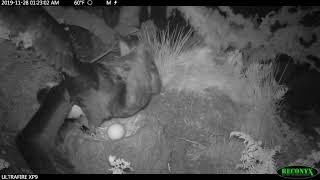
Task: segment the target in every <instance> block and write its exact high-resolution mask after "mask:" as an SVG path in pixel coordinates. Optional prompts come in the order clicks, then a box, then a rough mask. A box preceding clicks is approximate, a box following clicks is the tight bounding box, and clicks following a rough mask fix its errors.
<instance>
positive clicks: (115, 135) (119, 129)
mask: <svg viewBox="0 0 320 180" xmlns="http://www.w3.org/2000/svg"><path fill="white" fill-rule="evenodd" d="M124 134H125V129H124V127H123V125H122V124H119V123H114V124H112V125H111V126H109V128H108V137H109V138H110V139H111V140H118V139H121V138H122V137H123V136H124Z"/></svg>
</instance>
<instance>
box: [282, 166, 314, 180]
mask: <svg viewBox="0 0 320 180" xmlns="http://www.w3.org/2000/svg"><path fill="white" fill-rule="evenodd" d="M277 173H278V175H279V176H281V177H284V178H290V179H306V178H312V177H315V176H316V175H317V174H318V170H317V169H315V168H312V167H308V166H286V167H282V168H280V169H278V170H277Z"/></svg>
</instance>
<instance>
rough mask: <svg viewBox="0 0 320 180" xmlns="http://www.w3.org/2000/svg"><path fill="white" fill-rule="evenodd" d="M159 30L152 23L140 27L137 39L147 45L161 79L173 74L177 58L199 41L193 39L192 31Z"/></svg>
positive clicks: (183, 29)
mask: <svg viewBox="0 0 320 180" xmlns="http://www.w3.org/2000/svg"><path fill="white" fill-rule="evenodd" d="M169 27H170V26H169V25H168V26H167V28H166V29H165V30H159V29H157V27H156V26H155V25H154V24H153V22H152V21H147V22H145V23H144V24H143V25H142V26H141V30H140V33H139V34H138V35H139V39H140V40H141V41H142V42H144V43H145V44H147V45H148V46H149V47H150V49H151V51H152V52H153V55H154V59H155V63H156V65H157V68H158V70H159V73H160V77H161V78H162V79H166V77H167V76H170V74H172V73H173V71H174V68H175V67H176V66H177V64H178V63H181V62H179V61H178V57H179V56H181V54H182V53H183V52H185V51H186V50H190V49H192V48H193V47H195V46H197V45H199V44H200V39H198V38H194V37H193V32H194V31H193V30H192V29H187V28H186V27H183V28H177V27H176V28H174V29H170V28H169Z"/></svg>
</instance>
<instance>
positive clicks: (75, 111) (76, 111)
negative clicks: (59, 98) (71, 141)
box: [68, 105, 85, 119]
mask: <svg viewBox="0 0 320 180" xmlns="http://www.w3.org/2000/svg"><path fill="white" fill-rule="evenodd" d="M80 116H85V115H84V113H83V111H82V109H81V108H80V107H79V106H77V105H74V106H72V108H71V111H70V112H69V114H68V118H72V119H78V118H80Z"/></svg>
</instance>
